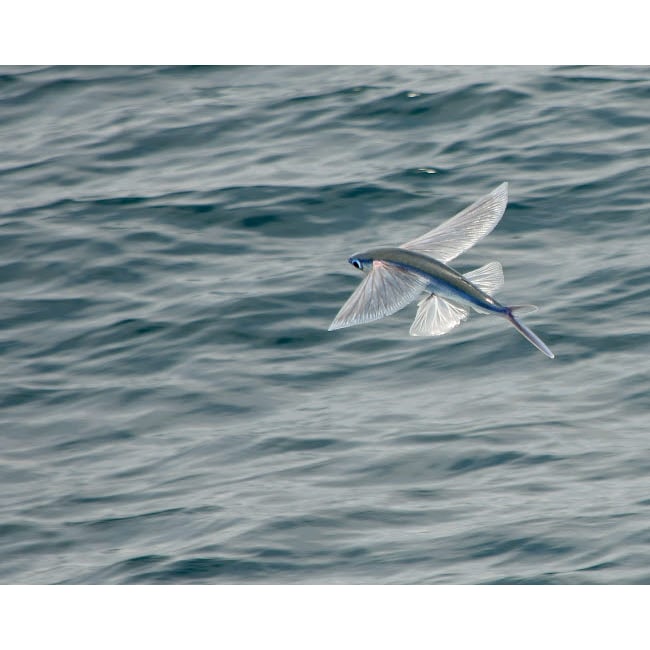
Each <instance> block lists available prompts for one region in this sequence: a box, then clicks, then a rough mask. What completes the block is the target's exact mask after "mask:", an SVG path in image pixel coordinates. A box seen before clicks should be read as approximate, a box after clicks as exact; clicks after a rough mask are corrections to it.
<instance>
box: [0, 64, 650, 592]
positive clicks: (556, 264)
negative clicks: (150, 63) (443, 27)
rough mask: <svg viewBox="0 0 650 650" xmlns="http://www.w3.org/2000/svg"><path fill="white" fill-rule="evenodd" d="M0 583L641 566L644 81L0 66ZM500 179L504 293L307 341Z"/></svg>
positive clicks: (647, 165)
mask: <svg viewBox="0 0 650 650" xmlns="http://www.w3.org/2000/svg"><path fill="white" fill-rule="evenodd" d="M0 142H1V143H2V156H1V158H0V233H1V236H0V247H1V254H0V291H1V292H2V296H1V308H0V316H1V330H0V349H1V351H2V365H1V366H0V400H1V410H0V423H1V424H0V582H2V583H48V584H49V583H68V584H70V583H101V584H105V583H153V584H158V583H172V584H177V583H221V584H224V583H281V584H294V583H316V584H322V583H369V584H375V583H405V584H413V583H429V584H449V583H461V584H468V583H471V584H474V583H598V584H602V583H648V582H650V418H649V407H650V397H649V395H648V393H649V387H650V386H649V383H650V338H649V336H648V326H649V318H648V315H649V304H650V264H649V262H648V260H649V253H650V69H648V68H637V67H630V68H611V67H532V68H529V67H372V68H364V67H229V68H203V67H195V68H174V67H137V68H125V67H117V68H103V67H100V68H95V67H92V68H86V67H78V68H67V67H64V68H61V67H53V68H52V67H38V68H22V67H19V68H15V67H14V68H7V67H5V68H3V69H2V70H0ZM502 181H509V183H510V202H509V206H508V209H507V210H506V213H505V215H504V217H503V219H502V221H501V223H500V224H499V225H498V227H497V228H496V229H495V231H494V232H493V233H492V234H491V235H490V236H488V237H487V238H486V239H485V240H483V241H482V242H480V243H479V244H478V245H477V246H476V247H474V248H473V249H471V250H470V251H468V252H467V253H465V254H464V255H463V256H462V257H460V258H458V260H456V261H455V262H454V266H455V267H456V268H458V269H459V270H461V271H466V270H469V269H472V268H475V267H477V266H480V265H482V264H484V263H486V262H488V261H491V260H500V261H501V263H502V264H503V267H504V272H505V278H506V283H505V286H504V288H503V290H502V291H501V292H500V293H499V294H498V298H499V299H500V300H501V301H502V302H505V303H506V304H513V303H529V302H532V303H535V304H537V305H539V307H540V310H539V311H538V312H536V313H534V314H531V315H529V316H527V317H526V318H525V321H526V323H527V324H528V325H529V326H530V327H532V329H534V330H535V332H537V333H538V334H539V335H540V336H541V337H542V338H543V339H544V340H545V341H546V342H547V343H548V345H549V346H550V347H551V348H552V349H553V351H554V352H555V353H556V355H557V358H556V359H554V360H550V359H547V358H546V357H544V356H543V355H542V354H541V353H540V352H539V351H537V350H536V349H535V348H533V347H532V346H531V345H530V344H529V343H528V342H526V341H525V340H524V339H523V338H522V337H521V336H520V335H519V334H518V333H517V332H516V331H515V330H514V329H513V328H512V327H510V326H508V324H507V323H505V322H503V321H501V320H500V319H495V318H490V317H488V316H481V315H476V314H474V315H472V317H471V318H470V320H469V321H468V322H467V323H465V324H463V325H462V327H459V328H458V329H456V330H454V331H452V332H451V333H449V334H447V335H446V336H443V337H436V338H413V337H410V336H409V335H408V330H409V326H410V323H411V321H412V319H413V316H414V313H415V305H411V306H410V307H408V308H406V309H404V310H403V311H401V312H399V313H398V314H396V315H394V316H391V317H389V318H386V319H384V320H382V321H379V322H376V323H373V324H369V325H365V326H360V327H353V328H349V329H344V330H339V331H335V332H328V331H327V328H328V326H329V324H330V322H331V320H332V319H333V317H334V316H335V314H336V312H337V311H338V309H339V307H340V306H341V305H342V303H343V302H344V301H345V300H346V299H347V297H348V295H349V294H350V293H351V292H352V291H353V290H354V288H355V287H356V286H357V284H358V282H359V279H360V276H359V274H358V272H357V271H355V269H353V268H352V267H351V266H350V265H349V264H347V261H346V260H347V258H348V257H349V256H350V255H351V254H353V253H355V252H357V251H359V250H363V249H364V248H367V247H370V246H375V245H380V244H389V245H395V244H399V243H402V242H404V241H406V240H408V239H411V238H413V237H416V236H418V235H420V234H422V233H424V232H425V231H427V230H429V229H430V228H432V227H433V226H435V225H436V224H438V223H440V222H442V221H443V220H444V219H446V218H448V217H450V216H451V215H453V214H454V213H455V212H457V211H458V210H460V209H461V208H463V207H465V206H466V205H468V204H469V203H470V202H472V201H473V200H475V199H477V198H478V197H480V196H482V195H483V194H485V193H487V192H489V191H490V190H492V189H493V188H494V187H496V185H498V184H499V183H501V182H502Z"/></svg>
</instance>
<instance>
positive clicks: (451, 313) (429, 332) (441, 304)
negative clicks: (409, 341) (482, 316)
mask: <svg viewBox="0 0 650 650" xmlns="http://www.w3.org/2000/svg"><path fill="white" fill-rule="evenodd" d="M468 315H469V310H468V309H467V308H465V307H461V306H460V305H455V304H453V303H451V302H448V301H447V300H443V299H442V298H440V296H436V295H434V294H433V293H432V294H430V295H429V296H427V297H426V298H423V299H422V300H420V302H419V303H418V313H417V314H416V316H415V320H414V321H413V325H411V329H410V331H409V333H410V334H411V336H440V335H441V334H446V333H447V332H448V331H449V330H452V329H454V327H457V326H458V325H460V324H461V323H462V322H463V321H464V320H467V316H468Z"/></svg>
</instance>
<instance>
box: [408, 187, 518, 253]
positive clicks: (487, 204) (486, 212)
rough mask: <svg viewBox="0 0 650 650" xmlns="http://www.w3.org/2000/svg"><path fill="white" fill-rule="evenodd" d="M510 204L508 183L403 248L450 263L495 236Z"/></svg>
mask: <svg viewBox="0 0 650 650" xmlns="http://www.w3.org/2000/svg"><path fill="white" fill-rule="evenodd" d="M507 203H508V183H501V185H499V187H497V188H495V189H494V190H492V191H491V192H490V193H489V194H487V195H486V196H484V197H483V198H481V199H479V200H478V201H476V202H474V203H472V205H470V206H469V207H467V208H465V209H464V210H462V211H461V212H459V213H458V214H457V215H456V216H454V217H452V218H451V219H449V220H448V221H445V223H443V224H441V225H439V226H438V227H437V228H434V229H433V230H431V231H429V232H428V233H426V234H424V235H422V236H421V237H418V238H417V239H413V240H411V241H409V242H406V244H402V246H401V248H406V249H408V250H411V251H416V252H418V253H424V254H425V255H430V256H431V257H434V258H436V259H437V260H440V261H441V262H449V261H450V260H453V259H454V258H455V257H458V256H459V255H460V254H461V253H463V252H464V251H466V250H467V249H468V248H471V247H472V246H473V245H474V244H476V242H477V241H479V240H480V239H482V238H483V237H485V236H486V235H487V234H489V233H490V232H492V229H493V228H494V226H496V225H497V223H499V220H500V219H501V217H502V216H503V213H504V212H505V209H506V204H507Z"/></svg>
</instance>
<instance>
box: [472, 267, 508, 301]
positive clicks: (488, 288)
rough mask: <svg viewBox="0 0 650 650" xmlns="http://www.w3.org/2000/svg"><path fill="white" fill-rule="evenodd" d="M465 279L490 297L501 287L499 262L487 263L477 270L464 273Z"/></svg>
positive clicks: (501, 272)
mask: <svg viewBox="0 0 650 650" xmlns="http://www.w3.org/2000/svg"><path fill="white" fill-rule="evenodd" d="M465 278H467V279H468V280H469V281H470V282H471V283H472V284H474V285H476V286H477V287H478V288H479V289H480V290H481V291H484V292H485V293H487V294H488V295H490V296H491V295H492V294H493V293H496V292H497V291H498V290H499V289H500V288H501V287H502V286H503V268H502V267H501V264H500V263H499V262H489V263H488V264H485V265H484V266H482V267H481V268H479V269H474V270H473V271H470V272H469V273H465Z"/></svg>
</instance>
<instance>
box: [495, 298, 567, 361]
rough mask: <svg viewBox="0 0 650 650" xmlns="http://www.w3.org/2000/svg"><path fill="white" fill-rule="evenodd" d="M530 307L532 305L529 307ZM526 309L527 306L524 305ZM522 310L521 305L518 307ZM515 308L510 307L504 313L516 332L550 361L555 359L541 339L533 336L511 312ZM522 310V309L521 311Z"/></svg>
mask: <svg viewBox="0 0 650 650" xmlns="http://www.w3.org/2000/svg"><path fill="white" fill-rule="evenodd" d="M530 306H532V305H530ZM526 307H528V305H526ZM520 308H523V305H522V306H521V307H520ZM515 309H517V307H510V309H508V311H507V312H506V318H507V319H508V320H509V321H510V322H511V323H512V324H513V325H514V326H515V328H516V330H517V331H518V332H519V333H520V334H521V335H522V336H523V337H524V338H525V339H527V340H528V341H530V342H531V343H532V344H533V345H534V346H535V347H536V348H537V349H538V350H540V351H541V352H543V353H544V354H545V355H546V356H547V357H549V358H550V359H555V355H554V354H553V353H552V352H551V350H550V348H549V347H548V345H546V343H544V341H542V339H540V338H539V336H537V334H535V332H533V331H532V330H531V329H530V328H528V327H526V325H524V324H523V323H522V322H521V321H520V320H519V319H518V318H517V317H516V316H515V315H514V314H513V311H514V310H515ZM522 310H523V309H522Z"/></svg>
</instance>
